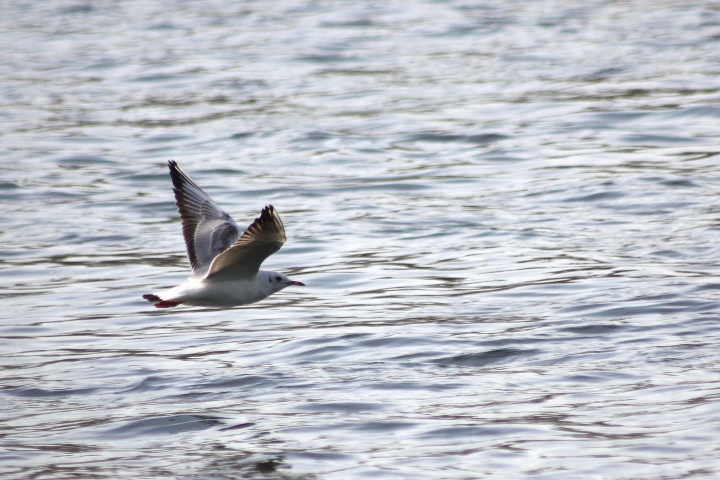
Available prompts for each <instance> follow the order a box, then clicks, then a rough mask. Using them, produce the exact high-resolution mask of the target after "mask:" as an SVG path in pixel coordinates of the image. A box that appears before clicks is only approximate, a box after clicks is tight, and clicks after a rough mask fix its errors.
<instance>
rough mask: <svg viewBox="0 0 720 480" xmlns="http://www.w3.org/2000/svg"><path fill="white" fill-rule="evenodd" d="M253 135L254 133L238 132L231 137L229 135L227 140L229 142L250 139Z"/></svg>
mask: <svg viewBox="0 0 720 480" xmlns="http://www.w3.org/2000/svg"><path fill="white" fill-rule="evenodd" d="M253 135H255V132H238V133H233V134H232V135H230V137H229V138H230V139H231V140H244V139H246V138H250V137H252V136H253Z"/></svg>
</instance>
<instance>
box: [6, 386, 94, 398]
mask: <svg viewBox="0 0 720 480" xmlns="http://www.w3.org/2000/svg"><path fill="white" fill-rule="evenodd" d="M98 390H99V389H98V388H69V389H65V390H61V389H57V390H47V389H44V388H37V387H18V388H5V389H3V390H0V392H2V393H5V394H7V395H12V396H13V397H21V398H54V397H69V396H74V395H89V394H91V393H94V392H96V391H98Z"/></svg>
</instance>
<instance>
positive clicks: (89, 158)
mask: <svg viewBox="0 0 720 480" xmlns="http://www.w3.org/2000/svg"><path fill="white" fill-rule="evenodd" d="M55 162H56V163H58V164H59V165H64V166H70V167H87V166H90V165H103V166H104V165H116V164H117V163H118V162H116V161H114V160H110V159H107V158H103V157H98V156H95V155H73V156H70V157H62V158H59V159H57V160H56V161H55Z"/></svg>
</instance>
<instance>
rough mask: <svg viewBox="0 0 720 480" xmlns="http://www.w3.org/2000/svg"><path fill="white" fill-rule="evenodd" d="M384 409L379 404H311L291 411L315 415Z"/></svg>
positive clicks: (297, 406)
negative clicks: (314, 413) (313, 413)
mask: <svg viewBox="0 0 720 480" xmlns="http://www.w3.org/2000/svg"><path fill="white" fill-rule="evenodd" d="M384 409H385V406H384V405H383V404H380V403H362V402H311V403H304V404H300V405H296V406H294V407H292V410H299V411H304V412H316V413H360V412H375V411H378V410H384Z"/></svg>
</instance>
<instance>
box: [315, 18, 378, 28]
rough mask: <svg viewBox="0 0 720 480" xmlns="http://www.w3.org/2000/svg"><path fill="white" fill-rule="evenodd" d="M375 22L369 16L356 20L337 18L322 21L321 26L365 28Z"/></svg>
mask: <svg viewBox="0 0 720 480" xmlns="http://www.w3.org/2000/svg"><path fill="white" fill-rule="evenodd" d="M374 25H375V23H374V22H373V21H372V20H370V19H369V18H357V19H354V20H344V21H340V20H336V21H324V22H321V23H320V26H321V27H327V28H348V27H349V28H365V27H372V26H374Z"/></svg>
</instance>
